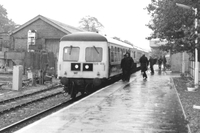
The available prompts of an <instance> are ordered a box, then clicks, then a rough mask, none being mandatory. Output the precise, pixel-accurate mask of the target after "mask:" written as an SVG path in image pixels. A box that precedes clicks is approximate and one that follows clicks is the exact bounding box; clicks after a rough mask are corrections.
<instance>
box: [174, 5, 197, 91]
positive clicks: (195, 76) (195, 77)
mask: <svg viewBox="0 0 200 133" xmlns="http://www.w3.org/2000/svg"><path fill="white" fill-rule="evenodd" d="M176 5H177V6H179V7H182V8H185V9H189V10H191V9H192V10H193V11H194V14H195V20H194V28H195V35H196V38H195V68H194V85H195V88H196V89H197V88H198V82H199V77H198V75H199V64H198V50H197V46H198V44H197V43H198V37H197V36H198V32H197V25H198V19H197V13H198V11H197V8H194V7H191V6H188V5H184V4H179V3H176Z"/></svg>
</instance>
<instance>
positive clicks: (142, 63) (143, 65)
mask: <svg viewBox="0 0 200 133" xmlns="http://www.w3.org/2000/svg"><path fill="white" fill-rule="evenodd" d="M148 65H149V61H148V59H147V57H146V56H145V54H143V55H142V57H140V67H141V72H142V76H143V79H145V80H146V79H147V74H146V71H147V68H148Z"/></svg>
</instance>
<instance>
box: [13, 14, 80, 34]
mask: <svg viewBox="0 0 200 133" xmlns="http://www.w3.org/2000/svg"><path fill="white" fill-rule="evenodd" d="M38 19H42V20H43V21H45V22H47V23H48V24H50V25H52V26H54V27H55V28H57V29H59V30H61V31H63V32H64V33H67V34H69V33H75V32H81V31H83V30H81V29H79V28H76V27H73V26H70V25H67V24H64V23H61V22H59V21H56V20H53V19H50V18H46V17H44V16H42V15H38V16H36V17H35V18H33V19H31V20H30V21H28V22H26V23H25V24H23V25H21V26H19V27H18V28H17V29H16V30H14V31H13V32H12V33H11V34H14V33H16V32H18V31H20V30H21V29H23V28H24V27H26V26H28V25H30V24H31V23H33V22H35V21H36V20H38Z"/></svg>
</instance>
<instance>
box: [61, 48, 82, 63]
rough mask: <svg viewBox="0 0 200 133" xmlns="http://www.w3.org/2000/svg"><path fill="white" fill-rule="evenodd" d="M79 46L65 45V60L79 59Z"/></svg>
mask: <svg viewBox="0 0 200 133" xmlns="http://www.w3.org/2000/svg"><path fill="white" fill-rule="evenodd" d="M79 51H80V48H79V47H73V46H70V47H64V49H63V61H78V59H79Z"/></svg>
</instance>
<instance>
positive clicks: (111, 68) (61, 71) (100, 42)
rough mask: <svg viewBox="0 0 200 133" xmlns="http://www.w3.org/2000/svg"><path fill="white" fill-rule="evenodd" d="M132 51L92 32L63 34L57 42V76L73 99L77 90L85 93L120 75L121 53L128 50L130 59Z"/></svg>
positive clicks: (124, 45)
mask: <svg viewBox="0 0 200 133" xmlns="http://www.w3.org/2000/svg"><path fill="white" fill-rule="evenodd" d="M134 50H135V49H133V47H132V46H131V45H129V44H126V43H124V42H121V41H118V40H115V39H111V38H108V37H106V36H103V35H100V34H98V33H94V32H80V33H74V34H70V35H66V36H64V37H62V38H61V40H60V46H59V57H58V77H59V78H60V79H61V83H62V84H63V85H64V86H65V88H66V91H67V92H68V93H69V94H71V96H72V97H75V95H76V93H77V92H79V91H80V92H81V93H85V92H86V93H87V92H89V91H90V89H91V88H92V89H95V88H96V87H98V86H100V85H102V84H104V83H105V82H107V81H108V80H110V79H112V78H114V77H117V76H120V75H121V74H122V70H121V67H120V63H121V59H122V58H123V55H124V53H125V52H127V51H129V52H130V53H131V55H132V56H133V55H134ZM135 52H136V51H135ZM135 54H136V53H135Z"/></svg>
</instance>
